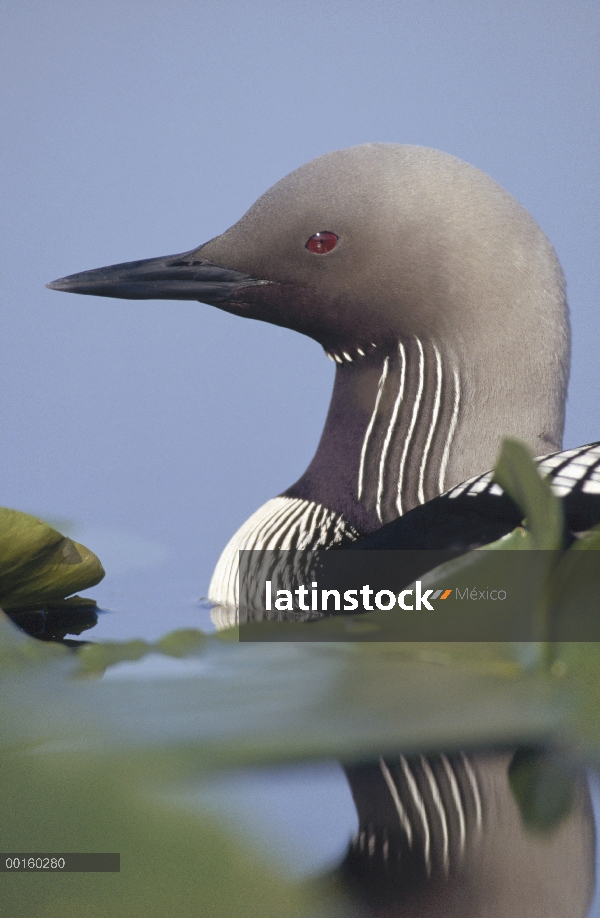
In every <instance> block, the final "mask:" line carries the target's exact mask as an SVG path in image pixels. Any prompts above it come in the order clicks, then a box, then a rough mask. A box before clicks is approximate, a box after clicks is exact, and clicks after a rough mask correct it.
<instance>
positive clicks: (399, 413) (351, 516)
mask: <svg viewBox="0 0 600 918" xmlns="http://www.w3.org/2000/svg"><path fill="white" fill-rule="evenodd" d="M380 354H381V356H380ZM456 364H457V361H456V360H455V359H454V358H453V355H452V354H451V352H449V350H448V349H447V348H443V349H442V348H441V347H438V346H437V345H436V344H435V343H434V342H432V341H423V340H421V339H420V338H417V337H414V336H409V337H406V338H403V339H401V340H399V341H398V342H397V344H396V345H395V346H393V347H391V348H389V349H388V351H387V352H386V353H385V354H383V353H382V352H381V351H380V349H379V348H376V349H375V350H372V351H371V352H370V353H368V354H367V356H366V357H362V358H361V357H359V358H355V359H354V360H353V361H352V363H351V365H348V364H344V365H343V366H340V367H339V368H338V370H337V374H336V384H335V387H334V391H333V397H332V401H331V407H330V409H329V415H328V417H327V422H326V424H325V429H324V431H323V436H322V438H321V442H320V444H319V448H318V450H317V453H316V455H315V457H314V459H313V461H312V463H311V465H310V466H309V468H308V469H307V471H306V473H305V474H304V475H303V476H302V478H301V479H300V480H299V481H298V482H297V483H296V485H294V486H293V487H292V488H290V489H289V490H288V491H286V492H285V494H286V496H289V497H300V498H303V499H305V500H312V501H316V502H318V503H323V504H324V505H325V506H327V507H329V508H330V509H331V510H333V511H336V512H338V513H340V514H341V515H342V516H343V517H344V518H345V519H346V520H348V522H349V523H350V524H351V525H353V526H355V527H356V528H357V529H359V530H360V531H369V530H371V529H375V528H377V527H379V526H380V525H381V524H382V523H387V522H389V521H390V520H392V519H395V518H396V517H397V516H400V515H402V514H403V513H406V511H407V510H410V509H411V508H412V507H415V506H417V504H422V503H424V502H425V501H427V500H430V499H431V498H433V497H435V496H437V495H438V494H440V493H441V492H442V491H443V490H444V487H445V486H447V482H446V480H445V479H446V471H447V467H448V461H449V458H450V450H451V447H452V441H453V438H454V434H455V432H456V428H457V423H458V415H459V409H460V405H461V383H460V376H459V372H458V369H457V365H456Z"/></svg>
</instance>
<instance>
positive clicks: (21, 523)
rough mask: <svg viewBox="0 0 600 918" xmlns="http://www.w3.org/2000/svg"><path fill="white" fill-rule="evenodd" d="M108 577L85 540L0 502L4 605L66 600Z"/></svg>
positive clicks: (0, 594) (1, 601) (8, 607)
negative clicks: (71, 537) (64, 532)
mask: <svg viewBox="0 0 600 918" xmlns="http://www.w3.org/2000/svg"><path fill="white" fill-rule="evenodd" d="M103 577H104V570H103V568H102V565H101V564H100V561H99V560H98V558H97V557H96V555H94V554H93V553H92V552H91V551H90V550H89V549H88V548H86V547H85V546H84V545H79V544H78V543H77V542H73V541H72V540H71V539H68V538H66V536H63V535H61V533H60V532H57V531H56V529H53V528H52V527H51V526H48V524H47V523H44V522H42V520H39V519H36V518H35V517H34V516H29V514H27V513H21V512H19V511H18V510H8V509H7V508H5V507H1V508H0V607H2V608H3V609H5V610H8V611H11V610H14V609H20V608H21V609H22V608H24V607H27V606H31V605H32V604H34V603H47V602H50V601H53V600H62V599H64V598H65V597H66V596H70V595H71V594H72V593H76V592H77V591H79V590H86V589H88V588H89V587H92V586H95V585H96V584H97V583H99V581H100V580H102V578H103Z"/></svg>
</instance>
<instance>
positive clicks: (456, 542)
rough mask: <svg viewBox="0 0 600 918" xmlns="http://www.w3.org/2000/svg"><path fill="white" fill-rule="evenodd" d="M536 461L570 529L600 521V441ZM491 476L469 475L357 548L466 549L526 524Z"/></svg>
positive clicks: (364, 539)
mask: <svg viewBox="0 0 600 918" xmlns="http://www.w3.org/2000/svg"><path fill="white" fill-rule="evenodd" d="M536 462H537V465H538V468H539V470H540V472H541V473H542V474H544V475H545V476H547V477H548V479H549V481H550V484H551V488H552V491H553V492H554V494H555V495H556V496H557V497H558V498H560V501H561V503H562V507H563V513H564V518H565V525H566V529H567V532H568V533H570V534H572V535H574V534H576V533H582V532H586V531H587V530H588V529H591V528H593V527H594V526H598V525H600V442H596V443H589V444H588V445H587V446H579V447H576V448H575V449H568V450H562V451H559V452H556V453H551V454H550V455H548V456H543V457H541V458H539V459H537V460H536ZM492 477H493V472H492V471H488V472H485V473H484V474H482V475H476V476H475V477H473V478H469V479H468V480H467V481H465V482H463V483H462V484H460V485H457V486H456V487H454V488H451V489H450V490H449V491H447V492H446V493H445V494H442V495H440V496H439V497H436V498H434V499H433V500H431V501H429V502H428V503H426V504H423V505H422V506H419V507H415V508H414V509H413V510H411V511H409V512H408V513H407V514H405V516H403V517H401V518H399V519H397V520H394V521H392V522H391V523H388V524H387V525H386V526H382V527H381V528H380V529H378V530H376V531H375V532H372V533H370V534H368V535H366V536H363V537H362V538H360V539H358V540H356V541H355V542H354V543H353V545H352V548H355V549H361V550H368V549H397V550H404V549H436V550H445V549H448V550H463V549H464V550H465V551H466V550H468V549H471V548H478V547H479V546H481V545H487V544H489V543H490V542H493V541H495V540H496V539H499V538H500V537H501V536H503V535H506V534H507V533H509V532H511V530H513V529H514V528H515V527H516V526H518V525H519V524H520V523H521V521H522V518H523V514H522V512H521V510H520V509H519V508H518V507H517V505H516V504H515V503H514V501H512V500H511V498H510V497H508V495H507V494H505V493H504V491H503V490H502V488H501V487H500V485H498V484H495V483H494V482H493V481H492Z"/></svg>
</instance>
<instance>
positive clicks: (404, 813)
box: [346, 752, 483, 877]
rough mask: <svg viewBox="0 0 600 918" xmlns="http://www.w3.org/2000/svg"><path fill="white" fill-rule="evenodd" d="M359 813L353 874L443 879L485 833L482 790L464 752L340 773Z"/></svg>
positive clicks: (358, 767) (351, 855)
mask: <svg viewBox="0 0 600 918" xmlns="http://www.w3.org/2000/svg"><path fill="white" fill-rule="evenodd" d="M346 773H347V776H348V779H349V781H350V784H351V787H352V792H353V795H354V800H355V803H356V806H357V810H358V814H359V831H358V833H357V834H356V836H355V838H354V840H353V843H352V846H351V848H350V852H349V858H350V860H351V861H352V863H353V865H354V867H355V869H358V871H359V872H362V869H361V863H362V865H363V867H364V868H367V869H369V870H370V869H373V867H374V866H375V865H376V864H378V865H379V868H380V869H381V868H383V869H385V868H389V871H390V873H391V874H395V875H404V876H406V874H407V872H410V871H412V872H414V871H417V872H422V873H424V874H425V875H426V876H427V877H430V876H432V875H436V874H441V875H443V876H445V877H448V876H449V875H450V874H451V873H454V872H456V871H457V870H458V869H460V866H461V864H462V863H464V861H465V858H466V856H467V855H468V852H469V849H471V848H472V847H473V844H474V843H475V844H476V843H477V842H478V840H479V838H480V835H481V831H482V828H483V801H482V797H481V788H480V786H479V780H478V778H477V775H476V771H475V768H474V765H473V763H472V762H471V761H470V760H469V759H468V758H467V757H466V756H465V754H464V753H462V752H461V753H459V754H458V755H451V756H446V755H437V756H432V757H429V758H425V756H423V755H417V756H409V757H408V758H407V757H405V756H403V755H400V756H397V757H395V758H390V759H386V760H384V759H383V758H380V759H379V766H378V767H377V766H375V765H370V764H369V765H355V766H352V767H350V768H348V769H347V770H346Z"/></svg>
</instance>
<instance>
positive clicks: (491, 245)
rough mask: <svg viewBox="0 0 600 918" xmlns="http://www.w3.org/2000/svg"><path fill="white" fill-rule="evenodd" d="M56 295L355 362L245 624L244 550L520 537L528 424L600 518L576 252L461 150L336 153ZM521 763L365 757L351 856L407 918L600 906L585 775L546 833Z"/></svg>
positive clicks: (223, 569)
mask: <svg viewBox="0 0 600 918" xmlns="http://www.w3.org/2000/svg"><path fill="white" fill-rule="evenodd" d="M48 286H49V287H51V288H52V289H55V290H63V291H67V292H75V293H85V294H94V295H99V296H112V297H122V298H130V299H190V300H199V301H201V302H205V303H209V304H212V305H214V306H217V307H218V308H220V309H223V310H225V311H227V312H231V313H234V314H236V315H240V316H245V317H248V318H254V319H259V320H262V321H266V322H270V323H273V324H276V325H280V326H283V327H287V328H290V329H293V330H295V331H298V332H301V333H302V334H305V335H308V336H309V337H311V338H313V339H314V340H316V341H317V342H318V343H319V344H320V345H321V346H322V347H323V349H324V351H325V353H326V354H327V356H328V357H329V358H330V359H331V360H332V361H334V362H335V364H336V375H335V383H334V388H333V395H332V399H331V404H330V408H329V412H328V415H327V419H326V422H325V427H324V430H323V432H322V435H321V439H320V442H319V445H318V448H317V451H316V453H315V456H314V458H313V460H312V462H311V463H310V465H309V467H308V468H307V470H306V472H305V473H304V474H303V475H302V477H301V478H300V479H299V480H298V481H297V482H296V483H295V484H294V485H292V486H291V487H290V488H288V489H287V490H286V491H285V492H284V493H283V494H281V495H279V496H278V497H275V498H273V499H272V500H270V501H268V502H267V503H266V504H265V505H264V506H263V507H261V508H260V509H259V510H257V511H256V513H255V514H254V515H253V516H251V517H250V519H249V520H248V521H247V522H246V523H245V524H244V525H243V526H242V527H241V529H240V530H239V531H238V532H237V533H236V534H235V535H234V536H233V538H232V539H231V541H230V542H229V544H228V545H227V547H226V548H225V549H224V551H223V554H222V555H221V558H220V560H219V562H218V564H217V567H216V569H215V572H214V574H213V578H212V581H211V585H210V590H209V596H210V598H211V599H212V600H213V601H215V602H216V603H217V604H219V605H221V607H222V608H223V609H224V610H225V611H224V613H223V615H224V618H223V620H222V623H223V624H228V623H231V621H232V615H234V614H235V611H232V610H235V605H236V600H237V593H236V590H237V564H238V551H239V550H240V549H242V548H246V549H248V548H263V549H264V548H273V549H286V548H303V549H311V548H330V547H345V546H353V547H361V546H362V547H365V548H375V547H384V548H405V547H414V548H429V547H435V548H439V547H455V546H456V545H457V544H458V545H464V546H466V547H469V546H472V545H475V544H485V542H486V541H490V539H489V538H488V536H489V534H490V533H496V532H499V533H500V534H501V533H502V531H509V529H510V528H512V526H511V525H510V520H511V519H513V517H514V507H512V508H511V507H510V506H508V505H507V503H506V500H503V498H502V492H501V489H499V488H498V487H497V486H495V485H494V484H493V483H492V481H491V477H490V475H489V474H487V470H488V469H490V468H491V467H492V466H493V464H494V461H495V459H496V456H497V454H498V451H499V447H500V444H501V441H502V440H503V439H504V438H505V437H507V436H510V437H514V438H517V439H519V440H521V441H523V442H524V443H525V444H527V445H528V446H529V448H530V449H531V451H532V453H533V454H534V455H538V456H543V457H547V458H546V459H543V460H542V461H541V464H542V471H544V472H546V473H548V474H550V476H551V478H552V479H553V482H554V487H555V490H556V491H557V493H559V496H561V497H562V498H564V501H565V507H566V512H567V518H568V519H567V521H568V524H569V526H570V527H571V528H573V529H574V531H577V527H578V525H579V523H580V522H581V521H582V520H584V521H585V522H586V523H587V524H593V523H594V522H599V521H600V513H599V512H598V504H599V503H600V496H599V492H600V472H599V469H600V447H599V445H598V444H592V445H590V446H588V447H581V448H580V450H579V451H566V452H564V453H563V452H561V447H562V433H563V426H564V408H565V400H566V387H567V381H568V375H569V354H570V337H569V320H568V310H567V302H566V295H565V284H564V279H563V275H562V271H561V268H560V265H559V263H558V260H557V257H556V255H555V253H554V250H553V248H552V246H551V244H550V242H549V241H548V239H547V238H546V236H545V235H544V234H543V232H542V231H541V229H540V228H539V227H538V226H537V224H536V223H535V222H534V220H533V218H532V217H531V216H530V215H529V214H528V213H527V211H526V210H525V209H524V208H523V207H522V206H521V205H520V204H519V203H518V202H517V201H516V200H515V199H514V198H513V197H512V196H511V195H509V194H508V193H507V192H506V191H505V190H504V189H503V188H501V187H500V186H499V185H498V184H496V183H495V182H494V181H493V180H492V179H491V178H489V177H487V176H486V175H484V174H483V173H482V172H480V171H479V170H478V169H476V168H474V167H473V166H470V165H468V164H466V163H464V162H462V161H460V160H458V159H456V158H455V157H453V156H450V155H448V154H445V153H441V152H439V151H436V150H431V149H427V148H423V147H417V146H407V145H398V144H380V143H373V144H364V145H361V146H357V147H352V148H349V149H346V150H341V151H336V152H333V153H328V154H326V155H324V156H321V157H318V158H317V159H315V160H313V161H312V162H310V163H308V164H306V165H304V166H302V167H301V168H299V169H297V170H296V171H294V172H292V173H291V174H290V175H288V176H287V177H285V178H284V179H282V180H281V181H280V182H278V183H277V184H276V185H274V186H273V187H272V188H271V189H270V190H269V191H267V192H266V193H265V194H264V195H263V196H262V197H261V198H259V200H258V201H257V202H256V203H255V204H254V205H253V206H252V207H251V208H250V210H249V211H248V212H247V213H246V214H245V215H244V216H243V217H242V218H241V219H240V220H239V221H238V223H236V224H235V225H234V226H232V227H231V228H230V229H228V230H227V231H226V232H225V233H223V234H222V235H220V236H217V237H215V238H214V239H211V240H210V241H209V242H206V243H205V244H203V245H201V246H199V247H198V248H195V249H192V250H191V251H189V252H186V253H183V254H180V255H173V256H167V257H160V258H152V259H145V260H143V261H136V262H128V263H124V264H119V265H113V266H110V267H106V268H99V269H96V270H92V271H86V272H82V273H79V274H75V275H71V276H69V277H66V278H62V279H60V280H57V281H54V282H53V283H51V284H49V285H48ZM473 476H475V477H473ZM567 498H568V499H569V501H570V503H568V506H567ZM477 508H480V511H478V510H477ZM582 508H583V510H582ZM586 508H587V510H586ZM511 513H512V514H513V516H512V517H511ZM578 513H579V516H577V514H578ZM569 514H571V516H573V520H572V521H571V520H570V518H569ZM438 520H439V522H440V524H439V526H438V525H437V521H438ZM590 521H591V523H590ZM518 522H519V520H517V521H516V523H513V525H517V524H518ZM436 533H437V535H436ZM494 537H497V536H494V535H492V538H494ZM507 763H508V759H507V756H506V753H504V752H499V753H489V754H484V753H477V754H473V755H471V754H469V755H465V754H464V753H460V754H457V755H438V756H427V757H425V756H417V757H410V758H406V757H404V756H399V757H397V758H396V759H389V758H386V759H381V760H380V761H379V762H378V763H376V764H373V763H369V764H366V765H364V766H353V767H352V768H348V769H347V770H346V773H347V776H348V780H349V782H350V785H351V788H352V792H353V796H354V800H355V803H356V806H357V810H358V815H359V832H358V834H357V837H356V840H355V842H354V843H353V845H352V846H351V849H350V852H349V854H348V859H347V864H348V865H350V866H351V867H352V870H353V872H354V874H355V875H361V874H362V875H363V876H367V877H368V876H372V877H376V878H377V879H378V884H379V885H381V883H382V882H383V881H384V879H385V878H387V879H388V880H389V878H390V877H395V876H396V875H398V876H399V877H400V881H401V883H402V884H404V886H403V889H404V893H403V895H404V898H403V900H402V901H403V907H402V914H403V915H438V914H439V915H445V916H451V915H455V914H456V915H459V914H460V915H462V916H470V915H473V916H476V915H477V916H484V915H485V916H489V918H500V916H501V915H502V916H504V915H507V914H510V915H512V916H513V918H521V916H522V918H525V916H532V915H540V916H556V918H558V916H565V918H566V916H569V918H574V916H576V915H584V914H585V912H586V909H587V907H588V905H589V900H590V896H591V890H592V886H593V847H594V845H593V820H592V818H591V810H590V801H589V793H588V791H587V788H586V787H585V783H584V782H583V781H582V782H581V785H580V787H579V791H578V799H577V803H576V806H575V808H574V810H573V812H572V814H571V815H570V816H569V817H568V818H567V819H566V820H565V821H564V822H563V824H562V826H561V827H560V828H559V829H558V830H557V831H556V832H555V834H554V835H553V836H551V837H550V838H548V839H546V838H542V839H540V838H537V837H535V836H531V835H529V834H528V833H527V832H526V831H525V830H524V829H523V827H522V825H521V822H520V817H519V814H518V811H517V808H516V805H515V803H514V800H513V799H512V797H511V793H510V790H509V787H508V782H507V774H506V772H507ZM393 864H395V865H398V864H400V865H401V866H403V869H399V873H398V870H396V869H394V868H393V867H392V865H393ZM407 865H410V870H409V871H408V873H407ZM409 876H410V877H411V878H412V879H411V883H412V885H411V884H410V883H409V884H408V885H407V882H408V881H407V877H409Z"/></svg>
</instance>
